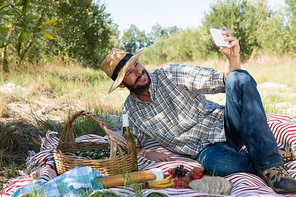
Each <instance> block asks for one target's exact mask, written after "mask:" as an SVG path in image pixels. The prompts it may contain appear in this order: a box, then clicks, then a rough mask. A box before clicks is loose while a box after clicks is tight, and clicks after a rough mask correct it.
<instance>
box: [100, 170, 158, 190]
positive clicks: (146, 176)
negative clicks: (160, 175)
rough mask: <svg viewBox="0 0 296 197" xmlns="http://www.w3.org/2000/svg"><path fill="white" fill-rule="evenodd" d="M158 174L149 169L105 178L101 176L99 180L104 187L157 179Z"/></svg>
mask: <svg viewBox="0 0 296 197" xmlns="http://www.w3.org/2000/svg"><path fill="white" fill-rule="evenodd" d="M155 179H156V176H155V174H153V173H152V172H150V171H148V170H144V171H137V172H130V173H127V174H123V175H121V174H120V175H113V176H107V177H104V178H99V181H100V182H101V183H102V185H103V187H104V188H110V187H116V186H122V185H129V184H132V183H141V182H144V181H151V180H155Z"/></svg>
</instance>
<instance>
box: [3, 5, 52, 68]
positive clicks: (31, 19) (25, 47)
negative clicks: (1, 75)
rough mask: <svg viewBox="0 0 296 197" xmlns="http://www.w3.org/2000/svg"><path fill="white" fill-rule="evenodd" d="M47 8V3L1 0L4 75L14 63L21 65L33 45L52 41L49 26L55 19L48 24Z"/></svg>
mask: <svg viewBox="0 0 296 197" xmlns="http://www.w3.org/2000/svg"><path fill="white" fill-rule="evenodd" d="M46 6H48V2H47V1H46V0H44V1H42V2H40V3H39V2H38V1H36V0H35V1H34V0H32V1H31V0H18V1H9V0H1V1H0V44H1V52H2V68H3V70H4V71H5V72H9V64H10V63H12V61H15V62H16V63H17V64H18V65H19V66H20V65H21V63H22V62H23V60H24V59H25V57H26V56H28V54H29V50H30V48H32V46H33V43H35V44H36V45H38V46H39V47H40V46H41V43H43V42H45V41H44V40H45V39H44V38H45V37H47V38H49V39H53V36H52V35H51V32H52V29H51V28H50V24H52V23H54V22H55V20H48V21H46V18H45V17H44V14H45V12H46V11H47V8H46ZM8 54H10V55H8ZM9 59H10V62H9Z"/></svg>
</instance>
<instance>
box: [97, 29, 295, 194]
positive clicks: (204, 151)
mask: <svg viewBox="0 0 296 197" xmlns="http://www.w3.org/2000/svg"><path fill="white" fill-rule="evenodd" d="M220 29H222V30H223V33H222V34H223V35H226V36H227V37H226V38H224V40H225V41H229V45H228V46H227V47H221V48H220V49H221V51H222V52H223V53H224V55H225V56H226V58H227V62H226V66H225V69H224V71H220V72H218V71H215V70H214V69H209V68H203V67H199V66H189V65H182V64H172V65H169V66H166V67H163V68H161V69H160V70H156V71H155V72H153V73H148V72H147V71H146V70H145V68H144V67H143V66H142V65H141V64H140V62H139V61H138V58H139V56H140V55H141V53H142V50H139V51H138V52H137V53H135V54H134V55H131V54H128V53H126V52H125V51H123V50H118V49H113V50H112V52H111V54H109V55H108V56H107V57H106V59H105V60H104V61H103V63H102V65H101V68H102V70H104V71H105V72H106V74H107V75H108V76H109V77H110V78H112V79H113V80H114V83H113V84H112V86H111V88H110V90H109V93H110V92H112V91H113V90H114V89H116V88H117V87H121V88H125V87H127V88H128V89H129V90H130V95H129V96H128V98H127V100H126V101H125V104H124V106H123V109H122V112H123V113H127V114H128V115H129V119H130V130H131V133H132V135H133V137H134V139H135V141H136V143H137V145H138V146H137V147H139V148H140V149H138V150H137V152H138V154H141V155H143V156H145V157H147V158H148V159H151V160H155V161H170V160H171V159H170V158H169V157H168V156H166V155H164V154H161V153H155V152H153V151H149V150H142V149H141V146H143V145H144V144H145V142H146V141H147V139H148V138H149V137H151V138H153V139H155V140H156V141H158V142H159V143H161V144H162V145H163V146H165V147H166V148H168V149H170V150H172V151H174V152H177V153H180V154H185V155H191V157H193V158H196V159H197V161H199V162H200V163H201V165H202V166H203V167H204V168H205V169H206V170H207V171H208V172H209V173H211V174H215V175H219V176H226V175H229V174H232V173H236V172H249V173H253V174H258V175H259V176H260V177H261V178H262V179H264V180H265V181H266V182H267V183H268V184H269V186H270V187H272V188H273V189H274V190H275V191H276V192H278V193H296V180H294V179H293V178H292V177H290V176H289V175H288V173H287V172H286V171H285V169H284V168H283V159H282V157H281V155H280V154H279V151H278V147H277V143H276V140H275V138H274V135H273V134H272V132H271V130H270V128H269V126H268V124H267V120H266V114H265V111H264V109H263V105H262V102H261V98H260V95H259V93H258V91H257V89H256V82H255V81H254V79H253V78H252V77H251V76H250V75H249V74H248V73H247V72H246V71H244V70H241V65H240V56H239V51H240V46H239V42H238V40H237V39H236V38H235V37H233V36H232V35H231V34H230V32H229V30H227V29H226V27H221V28H220ZM220 92H225V93H226V105H225V106H221V105H219V104H217V103H214V102H211V101H209V100H206V98H205V96H204V94H214V93H220ZM244 145H246V147H247V149H248V154H241V153H239V152H238V151H239V150H240V149H241V148H242V147H243V146H244Z"/></svg>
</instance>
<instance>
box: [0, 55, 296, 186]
mask: <svg viewBox="0 0 296 197" xmlns="http://www.w3.org/2000/svg"><path fill="white" fill-rule="evenodd" d="M184 63H187V64H192V65H201V66H205V67H214V68H216V69H217V70H222V69H223V67H224V65H225V62H224V61H221V60H209V61H204V62H184ZM161 66H164V65H160V66H153V65H148V66H146V68H147V70H148V71H150V72H152V71H153V70H155V69H157V68H160V67H161ZM242 67H243V69H245V70H247V71H248V72H249V73H251V74H252V75H253V77H254V78H255V80H256V81H257V84H258V90H259V92H260V94H261V97H262V100H263V104H264V107H265V110H266V112H268V113H278V114H285V115H288V116H291V117H293V118H296V59H294V58H292V57H288V56H287V57H281V58H279V57H273V56H265V57H260V58H253V59H251V60H249V61H248V62H246V63H243V64H242ZM111 84H112V80H111V79H109V78H108V77H106V76H105V73H104V72H103V71H101V70H91V69H85V68H82V67H81V66H79V65H63V64H62V63H61V62H59V61H53V62H51V63H49V64H47V65H45V66H44V67H42V68H37V69H29V71H27V70H24V71H21V72H20V71H13V72H11V73H10V74H3V73H2V74H1V73H0V92H1V94H0V102H1V105H0V123H1V125H0V129H1V135H0V164H1V165H0V166H1V168H0V184H1V185H0V189H1V188H2V184H3V183H6V182H7V180H8V179H9V178H10V177H14V176H17V173H16V170H18V169H23V168H24V167H25V159H26V157H27V154H28V151H29V150H34V151H35V152H39V148H40V141H39V139H38V137H39V135H40V136H44V134H45V132H46V131H47V130H48V129H49V130H52V131H57V132H59V133H60V132H61V131H62V128H63V127H64V125H65V123H66V122H67V120H68V118H69V117H71V116H72V115H73V114H74V113H75V112H76V111H80V110H87V111H90V112H92V113H94V114H96V115H98V116H100V117H101V118H102V119H103V120H104V121H105V122H106V123H107V124H108V126H109V127H110V128H111V129H113V130H117V129H119V128H120V127H121V125H120V121H119V115H120V112H121V107H122V105H123V103H124V101H125V98H126V97H127V95H128V94H129V91H128V90H126V89H117V90H115V91H114V92H112V93H111V94H108V93H107V92H108V89H109V87H110V86H111ZM207 97H208V98H209V99H211V100H213V101H216V102H218V103H220V104H224V102H225V95H224V94H218V95H207ZM73 127H74V132H75V135H76V136H80V135H84V134H86V133H94V134H97V135H104V132H103V131H102V130H101V129H100V128H99V126H98V125H96V123H94V122H92V121H90V120H88V119H86V118H83V117H81V118H79V119H77V121H76V122H75V124H74V125H73ZM57 136H59V134H58V135H57Z"/></svg>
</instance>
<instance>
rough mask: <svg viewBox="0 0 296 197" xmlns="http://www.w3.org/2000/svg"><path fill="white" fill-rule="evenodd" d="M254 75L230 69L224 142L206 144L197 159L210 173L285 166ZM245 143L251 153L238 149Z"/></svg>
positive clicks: (227, 81)
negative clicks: (240, 151) (268, 122)
mask: <svg viewBox="0 0 296 197" xmlns="http://www.w3.org/2000/svg"><path fill="white" fill-rule="evenodd" d="M256 86H257V84H256V82H255V80H254V79H253V77H252V76H251V75H250V74H249V73H248V72H247V71H245V70H237V71H233V72H231V73H230V74H229V75H228V77H227V80H226V84H225V93H226V104H225V112H224V128H225V133H226V142H225V143H215V144H211V145H209V146H207V147H206V148H205V149H204V150H202V151H201V153H200V154H199V155H198V157H197V161H199V162H200V163H201V165H202V166H203V167H204V168H205V169H206V170H207V171H208V172H210V173H211V174H215V175H218V176H226V175H229V174H232V173H236V172H249V173H253V174H255V173H256V170H260V171H262V170H266V169H268V168H271V167H277V166H281V165H283V159H282V157H281V155H280V154H279V152H278V147H277V143H276V140H275V137H274V135H273V133H272V131H271V130H270V127H269V126H268V124H267V119H266V114H265V111H264V108H263V105H262V101H261V98H260V95H259V92H258V90H257V87H256ZM243 145H246V147H247V150H248V153H239V152H238V151H239V150H240V149H241V148H242V147H243Z"/></svg>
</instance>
